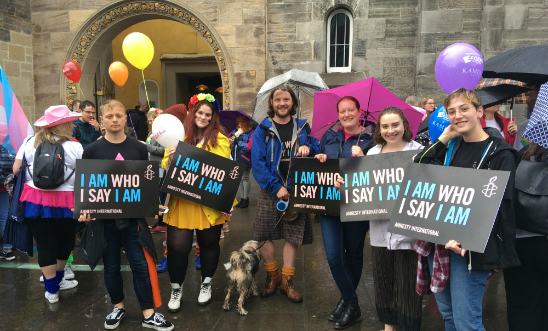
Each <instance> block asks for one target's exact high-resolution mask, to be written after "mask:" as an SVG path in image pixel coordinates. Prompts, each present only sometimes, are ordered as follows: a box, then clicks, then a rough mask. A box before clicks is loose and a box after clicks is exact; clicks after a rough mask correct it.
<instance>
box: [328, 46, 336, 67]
mask: <svg viewBox="0 0 548 331" xmlns="http://www.w3.org/2000/svg"><path fill="white" fill-rule="evenodd" d="M336 58H337V54H335V46H330V47H329V66H330V67H334V66H335V59H336Z"/></svg>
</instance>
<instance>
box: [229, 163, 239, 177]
mask: <svg viewBox="0 0 548 331" xmlns="http://www.w3.org/2000/svg"><path fill="white" fill-rule="evenodd" d="M238 168H239V167H238V166H235V167H234V169H233V170H232V171H231V172H230V178H232V179H236V178H238V176H239V174H238Z"/></svg>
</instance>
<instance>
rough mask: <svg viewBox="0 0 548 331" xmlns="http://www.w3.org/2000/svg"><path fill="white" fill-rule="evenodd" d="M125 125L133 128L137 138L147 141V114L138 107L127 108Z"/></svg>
mask: <svg viewBox="0 0 548 331" xmlns="http://www.w3.org/2000/svg"><path fill="white" fill-rule="evenodd" d="M128 116H130V117H131V118H128V120H127V122H128V123H127V126H129V127H130V128H131V127H132V124H133V127H134V128H135V134H136V138H137V140H141V141H147V136H148V119H147V114H146V113H143V112H142V111H140V110H139V107H136V108H134V109H130V110H128Z"/></svg>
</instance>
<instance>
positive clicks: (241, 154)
mask: <svg viewBox="0 0 548 331" xmlns="http://www.w3.org/2000/svg"><path fill="white" fill-rule="evenodd" d="M236 123H237V124H238V127H237V128H236V130H234V131H232V133H231V134H230V135H229V136H228V139H229V140H230V147H231V149H232V159H233V160H234V161H237V162H240V163H242V164H244V165H245V171H244V174H243V176H242V181H241V182H240V192H241V194H242V195H241V196H242V199H241V200H240V202H238V204H237V205H236V207H238V208H247V207H248V206H249V190H250V188H251V184H250V183H249V173H250V172H251V139H252V138H253V132H254V130H253V128H252V127H251V119H250V118H249V117H247V116H244V115H239V116H238V117H236ZM225 224H228V223H225Z"/></svg>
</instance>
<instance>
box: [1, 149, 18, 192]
mask: <svg viewBox="0 0 548 331" xmlns="http://www.w3.org/2000/svg"><path fill="white" fill-rule="evenodd" d="M14 162H15V155H11V154H10V153H9V151H8V150H7V149H6V148H4V146H1V148H0V185H2V184H4V181H5V180H6V177H8V175H9V174H11V173H13V169H12V168H13V163H14Z"/></svg>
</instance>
